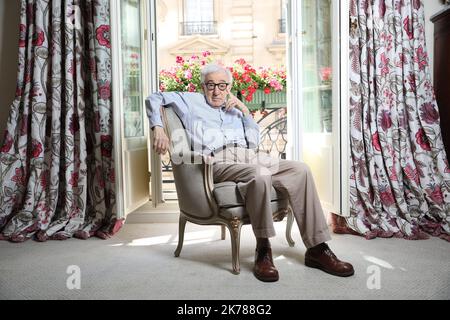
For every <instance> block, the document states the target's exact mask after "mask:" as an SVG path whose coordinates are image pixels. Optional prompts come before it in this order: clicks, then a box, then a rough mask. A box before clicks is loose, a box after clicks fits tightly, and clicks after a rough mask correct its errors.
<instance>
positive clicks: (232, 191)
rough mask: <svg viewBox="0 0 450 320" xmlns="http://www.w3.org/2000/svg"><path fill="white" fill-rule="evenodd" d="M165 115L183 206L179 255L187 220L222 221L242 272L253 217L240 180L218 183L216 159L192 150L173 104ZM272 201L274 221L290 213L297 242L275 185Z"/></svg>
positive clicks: (235, 267) (286, 203)
mask: <svg viewBox="0 0 450 320" xmlns="http://www.w3.org/2000/svg"><path fill="white" fill-rule="evenodd" d="M162 109H163V110H162V113H161V115H162V118H163V122H164V128H165V130H166V134H167V136H168V137H169V139H170V150H169V152H170V157H171V160H172V168H173V174H174V179H175V186H176V190H177V194H178V203H179V207H180V218H179V237H178V246H177V248H176V250H175V257H178V256H179V255H180V252H181V249H182V247H183V240H184V230H185V226H186V222H187V221H189V222H192V223H195V224H199V225H220V226H221V238H222V240H225V227H226V228H228V230H229V232H230V236H231V252H232V266H233V273H235V274H239V272H240V263H239V248H240V232H241V227H242V226H243V225H244V224H249V223H250V220H249V217H248V214H247V213H246V210H245V204H244V200H243V199H242V198H241V196H240V194H239V192H238V189H237V185H236V183H234V182H232V181H230V182H223V183H216V184H214V180H213V170H212V161H211V159H210V158H208V157H205V156H204V155H201V154H198V153H195V152H193V151H192V150H191V147H190V144H189V140H188V138H187V135H186V133H185V130H184V128H183V125H182V123H181V121H180V119H179V118H178V116H177V115H176V113H175V112H174V110H173V108H171V107H170V106H169V107H167V108H162ZM271 200H272V201H271V205H272V211H273V218H274V221H281V220H283V219H284V217H285V216H287V226H286V239H287V242H288V244H289V245H290V246H291V247H292V246H294V244H295V243H294V241H293V240H292V237H291V230H292V225H293V221H294V217H293V214H292V210H291V208H290V206H289V201H288V198H287V196H286V195H283V194H281V193H279V192H277V191H276V190H275V189H274V188H273V187H272V197H271Z"/></svg>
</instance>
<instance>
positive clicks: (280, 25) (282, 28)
mask: <svg viewBox="0 0 450 320" xmlns="http://www.w3.org/2000/svg"><path fill="white" fill-rule="evenodd" d="M278 32H279V33H286V19H279V20H278Z"/></svg>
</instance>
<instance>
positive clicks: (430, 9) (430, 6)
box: [423, 0, 445, 79]
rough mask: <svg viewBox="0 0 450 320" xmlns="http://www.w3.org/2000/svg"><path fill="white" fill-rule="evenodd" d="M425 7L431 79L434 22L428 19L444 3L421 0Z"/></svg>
mask: <svg viewBox="0 0 450 320" xmlns="http://www.w3.org/2000/svg"><path fill="white" fill-rule="evenodd" d="M423 5H424V8H425V32H426V35H425V37H426V42H427V48H428V54H429V57H430V71H431V79H433V61H434V60H433V57H434V24H433V23H432V22H431V21H430V18H431V16H433V15H434V14H436V13H437V12H439V11H441V10H442V9H443V8H444V7H445V5H444V4H442V1H441V0H423Z"/></svg>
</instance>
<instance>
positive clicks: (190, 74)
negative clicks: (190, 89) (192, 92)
mask: <svg viewBox="0 0 450 320" xmlns="http://www.w3.org/2000/svg"><path fill="white" fill-rule="evenodd" d="M184 77H185V78H186V79H188V80H191V79H192V72H191V70H186V71H185V72H184Z"/></svg>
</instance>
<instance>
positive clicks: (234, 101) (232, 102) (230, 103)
mask: <svg viewBox="0 0 450 320" xmlns="http://www.w3.org/2000/svg"><path fill="white" fill-rule="evenodd" d="M233 108H236V109H238V110H239V111H241V112H242V114H243V115H244V116H248V115H249V114H250V111H249V110H248V108H247V106H246V105H245V104H244V103H243V102H242V101H241V100H239V99H238V98H236V96H234V95H233V94H232V93H229V94H228V96H227V101H226V103H225V110H226V111H231V110H232V109H233Z"/></svg>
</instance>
